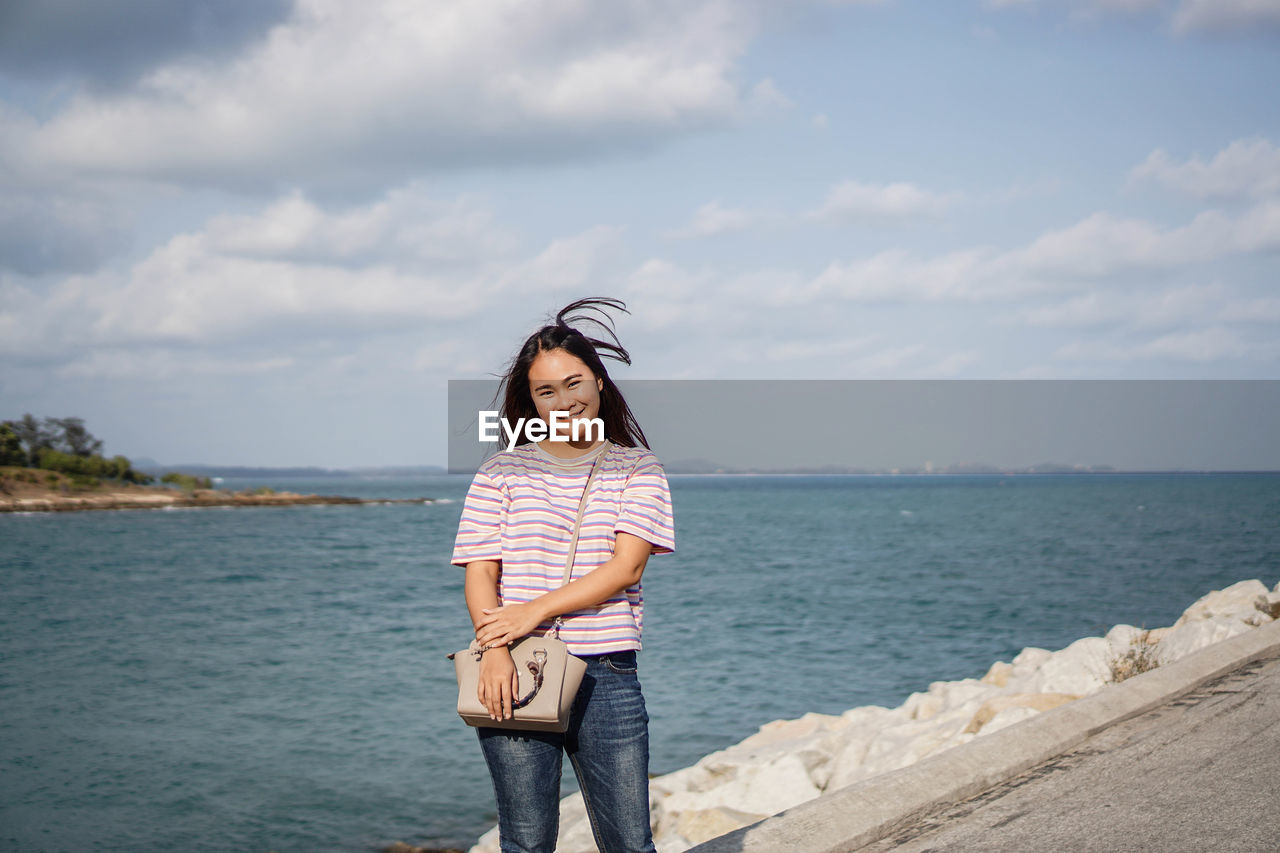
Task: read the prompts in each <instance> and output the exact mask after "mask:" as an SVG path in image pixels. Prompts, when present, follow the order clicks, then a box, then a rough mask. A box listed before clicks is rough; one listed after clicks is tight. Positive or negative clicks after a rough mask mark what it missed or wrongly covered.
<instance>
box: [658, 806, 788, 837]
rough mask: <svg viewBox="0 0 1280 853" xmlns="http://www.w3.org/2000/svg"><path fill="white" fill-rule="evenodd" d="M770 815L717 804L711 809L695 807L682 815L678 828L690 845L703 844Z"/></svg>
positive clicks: (681, 835) (678, 821)
mask: <svg viewBox="0 0 1280 853" xmlns="http://www.w3.org/2000/svg"><path fill="white" fill-rule="evenodd" d="M766 817H768V815H763V814H752V813H750V812H741V811H738V810H737V809H731V808H726V807H724V806H717V807H715V808H711V809H695V810H693V811H687V812H685V813H684V814H682V815H680V818H679V819H678V820H677V821H676V829H677V832H678V833H679V835H680V838H681V839H683V840H684V841H686V842H687V843H688V844H689V845H694V844H701V843H702V842H704V841H709V840H711V839H712V838H715V837H717V836H720V835H724V834H725V833H728V832H733V831H734V830H735V829H741V828H742V827H744V826H750V825H751V824H753V823H755V822H756V821H758V820H763V819H764V818H766Z"/></svg>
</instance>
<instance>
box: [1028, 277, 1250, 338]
mask: <svg viewBox="0 0 1280 853" xmlns="http://www.w3.org/2000/svg"><path fill="white" fill-rule="evenodd" d="M1233 297H1234V294H1233V293H1232V292H1231V291H1230V290H1229V289H1228V288H1226V287H1225V286H1224V285H1222V284H1221V283H1216V282H1215V283H1213V284H1207V285H1190V286H1185V287H1170V288H1150V287H1144V288H1133V287H1110V288H1098V289H1095V290H1091V291H1089V292H1087V293H1083V294H1080V295H1078V296H1072V297H1071V298H1069V299H1066V300H1064V301H1061V302H1055V303H1052V304H1049V305H1034V306H1029V307H1025V308H1020V309H1018V310H1016V311H1014V312H1012V313H1011V314H1009V315H1008V316H1007V317H1006V318H1005V322H1007V323H1009V324H1016V325H1027V326H1035V327H1044V328H1088V327H1099V326H1120V325H1123V326H1126V327H1130V328H1138V329H1142V328H1173V327H1177V326H1186V325H1190V324H1195V323H1200V322H1204V321H1205V320H1206V319H1212V318H1214V317H1219V318H1220V319H1222V320H1227V319H1228V318H1227V316H1226V312H1225V311H1224V306H1229V305H1232V304H1234V303H1233V301H1232V300H1233Z"/></svg>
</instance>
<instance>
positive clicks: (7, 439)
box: [0, 421, 27, 466]
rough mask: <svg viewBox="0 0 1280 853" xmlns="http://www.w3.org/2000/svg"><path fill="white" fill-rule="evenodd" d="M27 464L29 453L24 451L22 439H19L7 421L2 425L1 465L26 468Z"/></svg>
mask: <svg viewBox="0 0 1280 853" xmlns="http://www.w3.org/2000/svg"><path fill="white" fill-rule="evenodd" d="M26 464H27V453H26V451H24V450H23V449H22V439H20V438H18V434H17V433H16V432H14V431H13V427H11V426H9V422H8V421H5V422H4V423H2V424H0V465H20V466H25V465H26Z"/></svg>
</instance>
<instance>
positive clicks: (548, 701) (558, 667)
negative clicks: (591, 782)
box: [449, 440, 609, 732]
mask: <svg viewBox="0 0 1280 853" xmlns="http://www.w3.org/2000/svg"><path fill="white" fill-rule="evenodd" d="M608 444H609V442H608V441H607V440H606V441H605V447H604V449H602V450H601V451H600V453H599V455H598V456H596V459H595V462H593V463H592V464H591V473H590V474H589V475H588V476H587V485H586V487H585V488H583V490H582V498H581V500H579V501H578V517H577V518H576V519H575V520H574V523H573V538H572V539H570V540H569V557H568V559H566V560H565V563H564V578H563V579H562V580H561V581H560V585H561V586H563V585H564V584H566V583H568V582H569V578H570V576H571V575H572V574H573V558H574V556H575V555H576V554H577V551H578V534H579V533H580V532H581V531H582V516H583V513H584V512H585V511H586V508H587V493H588V492H590V491H591V483H592V482H593V481H594V480H595V478H596V469H598V468H599V467H600V459H601V457H603V456H604V455H605V454H606V453H608V452H609V447H608ZM560 625H561V620H560V617H559V616H557V617H556V620H555V622H554V623H553V624H552V626H551V629H550V630H549V631H548V632H547V635H546V636H544V637H535V636H527V637H521V638H520V639H519V640H516V641H515V642H514V643H512V644H511V645H510V646H509V648H510V650H511V658H512V660H514V661H515V664H516V673H517V675H518V676H519V680H520V688H519V690H518V691H517V696H516V697H515V701H514V702H513V703H512V706H513V711H512V717H511V719H509V720H507V719H502V720H495V719H493V718H492V717H490V716H489V709H488V708H486V707H485V706H484V705H482V704H480V697H479V695H478V688H479V685H480V657H481V651H480V645H479V641H478V640H472V641H471V645H470V646H468V647H467V648H465V649H462V650H461V651H457V652H454V653H453V654H451V655H449V657H450V658H451V659H452V660H453V665H454V669H455V671H456V672H457V676H458V716H460V717H462V719H463V722H465V723H466V724H467V725H469V726H486V727H492V728H498V729H524V730H532V731H545V732H563V731H564V730H566V729H567V728H569V712H570V711H571V710H572V708H573V700H574V697H576V696H577V695H578V687H579V686H580V685H581V684H582V676H583V673H585V672H586V671H587V662H586V661H584V660H583V659H582V658H579V657H575V656H573V655H571V654H569V647H568V646H566V645H565V644H564V643H563V642H561V641H560V638H559V636H560Z"/></svg>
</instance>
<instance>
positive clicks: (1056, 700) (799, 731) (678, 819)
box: [471, 580, 1280, 853]
mask: <svg viewBox="0 0 1280 853" xmlns="http://www.w3.org/2000/svg"><path fill="white" fill-rule="evenodd" d="M1277 618H1280V583H1278V584H1276V586H1275V587H1274V588H1272V589H1268V588H1267V586H1266V585H1265V584H1263V583H1262V582H1261V581H1258V580H1247V581H1241V582H1239V583H1237V584H1234V585H1232V586H1229V587H1227V588H1226V589H1223V590H1217V591H1214V592H1210V593H1209V594H1207V595H1205V596H1204V597H1202V598H1201V599H1200V600H1198V601H1197V602H1195V603H1194V604H1193V605H1191V606H1190V607H1189V608H1187V610H1186V611H1184V612H1183V614H1182V615H1181V616H1180V617H1179V618H1178V620H1177V621H1176V622H1174V624H1173V625H1171V626H1169V627H1167V628H1156V629H1152V630H1143V629H1139V628H1135V627H1133V626H1132V625H1117V626H1115V627H1114V628H1112V629H1111V630H1110V631H1108V632H1107V633H1106V635H1105V636H1103V637H1085V638H1083V639H1080V640H1077V641H1075V642H1074V643H1072V644H1071V645H1069V646H1067V647H1066V648H1065V649H1060V650H1058V651H1049V650H1046V649H1037V648H1027V649H1023V650H1022V651H1021V652H1020V653H1019V654H1018V655H1017V656H1015V657H1014V658H1013V660H1012V661H1010V662H1004V661H997V662H996V663H994V664H992V666H991V668H990V669H989V670H988V671H987V673H986V675H984V676H983V677H982V678H980V679H963V680H960V681H939V682H934V683H933V684H931V685H929V689H928V690H927V691H925V692H922V693H913V694H912V695H911V696H910V697H908V698H907V700H906V701H905V702H903V703H902V704H901V705H899V706H898V707H896V708H883V707H879V706H874V705H872V706H863V707H859V708H853V709H851V710H849V711H846V712H844V713H843V714H840V715H826V714H807V715H805V716H804V717H801V718H800V719H797V720H778V721H774V722H772V723H767V724H765V725H764V726H762V727H761V728H760V730H759V731H758V732H757V733H756V734H754V735H752V736H750V737H748V738H746V739H745V740H743V741H742V742H741V743H738V744H735V745H733V746H731V747H729V748H727V749H724V750H721V751H719V752H715V753H712V754H711V755H708V756H706V757H705V758H703V759H702V760H700V761H698V762H697V763H696V764H694V765H693V766H691V767H686V768H684V769H682V770H677V771H675V772H673V773H668V774H666V775H665V776H659V777H656V778H654V779H652V780H650V785H649V796H650V802H651V803H652V817H653V828H654V840H655V843H656V845H657V848H658V850H659V851H660V853H680V851H684V850H687V849H689V848H690V847H692V846H694V845H696V844H699V843H701V842H703V841H706V840H708V839H710V838H714V837H716V836H718V835H722V834H724V833H727V832H731V831H733V830H735V829H738V828H740V827H743V826H747V825H749V824H751V823H754V822H756V821H758V820H760V819H762V818H764V817H767V816H769V815H772V814H776V813H777V812H780V811H783V810H785V809H789V808H791V807H793V806H796V805H799V804H800V803H803V802H807V801H809V800H812V799H815V798H817V797H819V796H821V795H822V794H824V793H828V792H833V791H836V790H838V789H840V788H843V787H845V786H847V785H851V784H853V783H856V782H860V781H862V780H864V779H867V778H870V777H872V776H876V775H878V774H880V773H886V772H889V771H892V770H897V769H899V768H902V767H907V766H909V765H911V764H914V763H915V762H917V761H919V760H920V759H922V758H925V757H926V756H931V755H936V754H937V753H939V752H942V751H944V750H947V749H950V748H951V747H953V746H958V745H960V744H963V743H967V742H969V741H971V740H973V739H974V738H979V737H982V736H984V735H987V734H990V733H992V732H995V731H999V730H1000V729H1003V728H1005V727H1007V726H1011V725H1013V724H1014V723H1017V722H1020V721H1022V720H1025V719H1028V718H1030V717H1034V716H1035V715H1037V714H1039V713H1041V712H1042V711H1046V710H1048V709H1050V708H1055V707H1057V706H1059V705H1062V704H1065V703H1068V702H1072V701H1074V700H1076V699H1079V698H1080V697H1082V696H1087V695H1090V694H1094V693H1097V692H1098V691H1101V690H1105V689H1106V688H1107V686H1108V685H1111V684H1114V683H1116V682H1118V681H1121V680H1124V679H1125V678H1127V677H1129V676H1131V675H1136V674H1138V673H1139V672H1142V671H1144V670H1146V669H1150V668H1153V667H1156V666H1160V665H1161V664H1167V663H1172V662H1173V661H1176V660H1179V659H1181V658H1183V657H1186V656H1187V655H1189V654H1191V653H1193V652H1196V651H1199V650H1200V649H1202V648H1205V647H1206V646H1210V645H1213V644H1214V643H1218V642H1221V641H1222V640H1226V639H1228V638H1230V637H1233V636H1235V635H1237V634H1240V633H1243V632H1245V631H1248V630H1250V629H1251V628H1254V627H1258V626H1261V625H1265V624H1267V623H1269V622H1272V621H1274V620H1276V619H1277ZM595 849H596V848H595V845H594V843H593V841H592V836H591V829H590V825H589V824H588V821H587V819H586V813H585V810H584V808H583V804H582V796H581V794H573V795H571V796H569V797H566V798H565V799H563V800H562V801H561V803H560V842H559V846H558V848H557V850H558V853H591V851H594V850H595ZM497 850H498V833H497V828H496V827H495V828H494V829H492V830H490V831H489V832H487V833H485V835H484V836H483V837H481V838H480V840H479V842H478V843H477V844H476V845H475V846H474V847H473V848H471V853H496V851H497Z"/></svg>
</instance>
